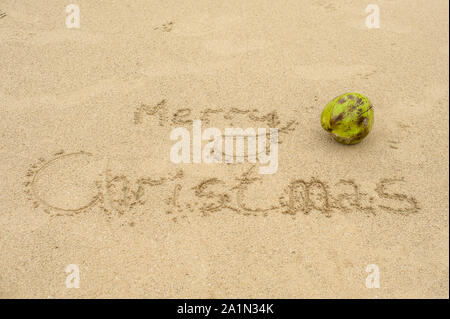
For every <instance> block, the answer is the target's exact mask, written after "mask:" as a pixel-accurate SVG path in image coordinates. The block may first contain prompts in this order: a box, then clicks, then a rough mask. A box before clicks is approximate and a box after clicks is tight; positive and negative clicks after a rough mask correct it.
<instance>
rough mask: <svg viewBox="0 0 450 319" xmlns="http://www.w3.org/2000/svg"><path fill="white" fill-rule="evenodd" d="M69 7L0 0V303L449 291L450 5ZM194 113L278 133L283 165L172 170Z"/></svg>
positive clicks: (120, 3) (49, 1)
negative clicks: (178, 136) (74, 269)
mask: <svg viewBox="0 0 450 319" xmlns="http://www.w3.org/2000/svg"><path fill="white" fill-rule="evenodd" d="M74 2H75V1H74ZM69 3H72V1H61V0H46V1H43V0H22V1H14V0H1V1H0V11H1V12H3V13H4V14H3V15H2V17H1V18H0V70H1V75H2V76H1V78H0V128H1V144H0V146H1V164H0V172H1V181H0V297H3V298H18V297H26V298H37V297H42V298H47V297H50V298H52V297H62V298H80V297H147V298H161V297H170V298H176V297H211V298H216V297H229V298H233V297H249V298H252V297H260V298H271V297H276V298H279V297H284V298H308V297H332V298H334V297H350V298H357V297H362V298H384V297H389V298H390V297H394V298H401V297H419V298H431V297H438V298H444V297H445V298H448V296H449V288H448V281H449V267H448V266H449V259H448V258H449V223H448V215H449V206H448V201H449V196H448V194H449V189H448V181H449V166H448V160H449V158H448V150H449V149H448V138H449V126H448V120H449V115H448V111H449V91H448V87H449V80H448V77H449V74H448V67H449V63H448V59H449V50H448V45H449V42H448V27H449V24H448V13H449V11H448V2H447V1H443V0H441V1H438V0H435V1H410V0H403V1H400V0H399V1H387V0H386V1H377V4H378V5H379V6H380V10H381V12H380V25H381V28H380V29H368V28H367V27H366V26H365V19H366V15H367V14H366V13H365V7H366V5H367V4H366V3H365V2H363V1H339V2H337V1H299V0H295V1H283V2H279V3H278V2H274V1H214V4H213V2H212V1H176V2H175V1H143V0H140V1H137V0H135V1H131V0H129V1H124V0H116V1H87V0H77V1H76V2H75V3H77V4H79V5H80V9H81V28H80V29H78V30H77V29H67V28H66V26H65V19H66V13H65V5H66V4H69ZM349 91H354V92H360V93H363V94H365V95H367V96H368V97H369V98H370V99H371V101H372V102H373V104H374V106H375V124H374V127H373V130H372V132H371V134H370V135H369V136H368V137H367V138H366V139H365V140H364V141H363V142H362V143H360V144H358V145H355V146H351V147H348V146H343V145H340V144H338V143H336V142H335V141H334V140H332V139H331V137H330V136H329V135H328V134H327V133H326V132H325V131H323V130H322V128H321V126H320V113H321V111H322V108H323V107H324V105H325V104H326V103H327V102H328V101H329V100H331V99H332V98H334V97H335V96H337V95H339V94H342V93H345V92H349ZM211 109H212V110H216V112H215V113H210V112H209V111H208V110H211ZM205 114H207V115H208V116H206V115H205ZM200 118H203V119H206V118H208V119H209V122H208V123H209V124H210V125H211V126H214V127H218V128H225V127H231V126H237V127H243V128H246V127H255V128H256V127H277V128H279V129H280V141H281V143H280V144H279V169H278V172H277V173H276V174H273V175H260V174H258V172H257V171H256V169H257V166H258V164H257V165H256V167H254V166H253V165H252V164H249V163H247V162H245V163H243V164H210V165H200V164H173V163H172V162H170V160H169V150H170V147H171V146H172V144H173V142H172V141H170V139H169V134H170V131H171V130H172V129H173V128H174V127H180V126H185V127H187V128H190V127H191V124H190V120H194V119H200ZM69 264H74V265H77V266H78V268H79V271H80V288H79V289H75V288H73V289H69V288H67V287H66V277H67V276H68V275H69V274H68V273H66V271H65V269H66V267H67V265H69ZM370 264H375V265H377V266H378V268H379V273H380V288H378V289H376V288H374V289H368V288H367V287H366V277H367V276H368V275H369V273H367V272H366V267H367V265H370Z"/></svg>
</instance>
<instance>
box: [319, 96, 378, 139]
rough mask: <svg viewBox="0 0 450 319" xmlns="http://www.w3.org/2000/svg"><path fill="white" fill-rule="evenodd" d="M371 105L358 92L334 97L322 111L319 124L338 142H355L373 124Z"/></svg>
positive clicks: (364, 134)
mask: <svg viewBox="0 0 450 319" xmlns="http://www.w3.org/2000/svg"><path fill="white" fill-rule="evenodd" d="M373 116H374V115H373V105H372V104H371V103H370V101H369V99H368V98H367V97H365V96H364V95H362V94H359V93H345V94H342V95H339V96H338V97H336V98H334V99H333V100H332V101H331V102H329V103H328V104H327V105H326V106H325V108H324V109H323V111H322V116H321V124H322V127H323V129H324V130H325V131H327V132H329V133H330V135H331V136H332V137H333V138H334V139H335V140H336V141H338V142H339V143H342V144H357V143H359V142H361V141H362V140H363V139H364V138H365V137H366V136H367V135H368V134H369V132H370V130H371V129H372V125H373Z"/></svg>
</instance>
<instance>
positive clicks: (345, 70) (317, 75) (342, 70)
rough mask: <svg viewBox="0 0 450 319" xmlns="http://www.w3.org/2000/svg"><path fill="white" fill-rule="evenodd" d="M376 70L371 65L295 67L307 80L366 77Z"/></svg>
mask: <svg viewBox="0 0 450 319" xmlns="http://www.w3.org/2000/svg"><path fill="white" fill-rule="evenodd" d="M375 72H376V68H375V67H374V66H371V65H362V64H357V65H350V66H346V65H330V64H313V65H300V66H298V67H297V68H296V73H297V74H298V75H299V76H300V77H301V78H304V79H308V80H338V79H343V78H348V77H359V78H363V79H368V78H369V77H370V76H371V75H373V74H374V73H375Z"/></svg>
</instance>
